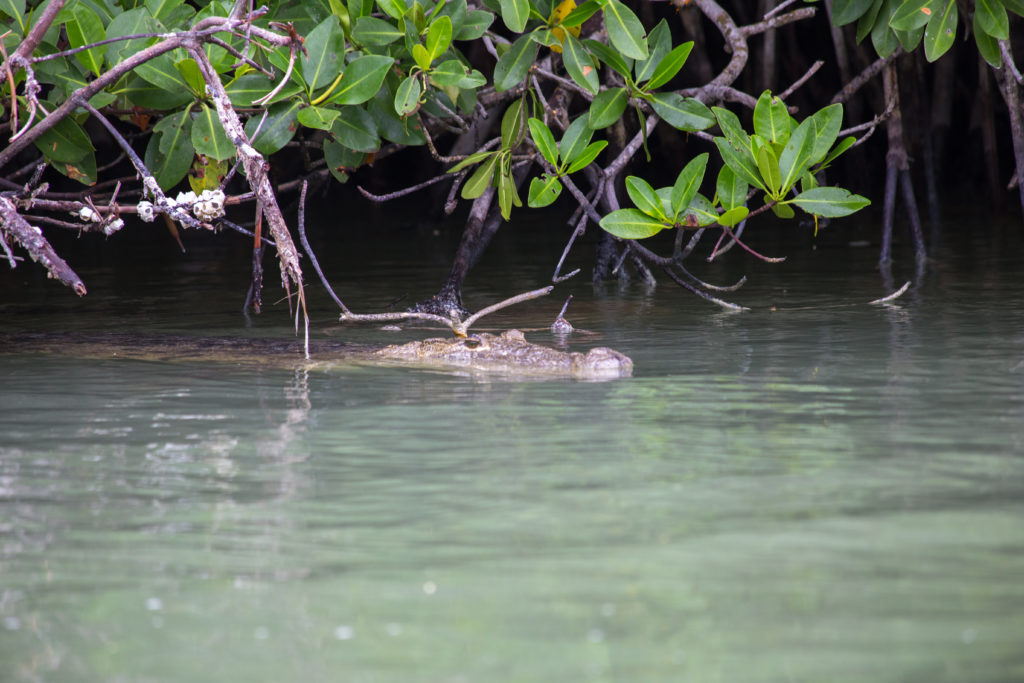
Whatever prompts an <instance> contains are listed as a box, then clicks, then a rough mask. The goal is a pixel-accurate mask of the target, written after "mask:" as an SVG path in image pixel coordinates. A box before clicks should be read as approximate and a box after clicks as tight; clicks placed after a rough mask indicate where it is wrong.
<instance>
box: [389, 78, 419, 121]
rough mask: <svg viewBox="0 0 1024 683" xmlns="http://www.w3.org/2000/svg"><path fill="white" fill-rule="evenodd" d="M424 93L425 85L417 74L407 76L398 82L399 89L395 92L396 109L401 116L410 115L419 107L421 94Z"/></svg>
mask: <svg viewBox="0 0 1024 683" xmlns="http://www.w3.org/2000/svg"><path fill="white" fill-rule="evenodd" d="M422 94H423V86H422V85H421V84H420V79H419V78H417V77H416V76H406V77H405V78H404V79H402V82H401V83H399V84H398V91H397V92H396V93H395V111H396V112H398V114H399V115H401V116H408V115H409V114H412V113H413V112H414V111H416V110H417V109H419V106H420V95H422Z"/></svg>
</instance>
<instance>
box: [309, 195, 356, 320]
mask: <svg viewBox="0 0 1024 683" xmlns="http://www.w3.org/2000/svg"><path fill="white" fill-rule="evenodd" d="M306 185H307V182H306V181H305V180H303V181H302V189H301V190H299V241H300V242H301V243H302V248H303V249H305V250H306V256H308V257H309V262H310V263H312V264H313V270H314V271H316V274H317V276H318V277H319V278H320V282H321V283H322V284H323V286H324V289H326V290H327V293H328V294H330V295H331V298H332V299H334V303H336V304H338V308H340V309H341V312H342V313H343V314H345V315H352V311H350V310H349V308H348V306H346V305H345V302H344V301H342V300H341V299H339V298H338V295H337V294H335V293H334V288H333V287H331V283H329V282H328V281H327V278H326V277H325V276H324V271H323V270H321V269H320V262H319V261H317V259H316V255H315V254H313V248H312V247H310V246H309V240H308V239H306Z"/></svg>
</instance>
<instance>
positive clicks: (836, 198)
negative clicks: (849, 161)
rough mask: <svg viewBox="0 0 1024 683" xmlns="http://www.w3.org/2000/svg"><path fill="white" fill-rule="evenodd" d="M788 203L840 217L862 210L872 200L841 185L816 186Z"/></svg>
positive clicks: (808, 210)
mask: <svg viewBox="0 0 1024 683" xmlns="http://www.w3.org/2000/svg"><path fill="white" fill-rule="evenodd" d="M787 203H792V204H796V205H797V206H799V207H800V208H801V209H803V210H804V211H806V212H807V213H812V214H815V215H817V216H825V217H826V218H839V217H840V216H849V215H850V214H851V213H854V212H855V211H860V210H861V209H863V208H864V207H865V206H867V205H869V204H870V203H871V201H870V200H868V199H866V198H864V197H861V196H860V195H857V194H851V193H850V191H849V190H845V189H843V188H841V187H816V188H814V189H812V190H807V191H805V192H801V193H800V194H799V195H797V196H796V197H794V198H793V199H791V200H790V201H789V202H787Z"/></svg>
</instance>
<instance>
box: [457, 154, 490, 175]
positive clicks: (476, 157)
mask: <svg viewBox="0 0 1024 683" xmlns="http://www.w3.org/2000/svg"><path fill="white" fill-rule="evenodd" d="M495 154H497V152H475V153H473V154H470V155H469V156H468V157H466V158H465V159H463V160H462V161H460V162H459V163H457V164H455V165H454V166H452V167H451V168H449V169H448V173H458V172H459V171H461V170H462V169H464V168H466V167H467V166H472V165H473V164H476V163H479V162H481V161H483V160H484V159H486V158H487V157H491V156H494V155H495Z"/></svg>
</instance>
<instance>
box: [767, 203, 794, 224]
mask: <svg viewBox="0 0 1024 683" xmlns="http://www.w3.org/2000/svg"><path fill="white" fill-rule="evenodd" d="M772 213H774V214H775V215H776V216H778V217H779V218H782V219H784V220H789V219H790V218H792V217H793V216H795V215H796V212H795V211H793V207H792V206H790V205H789V204H772Z"/></svg>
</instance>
